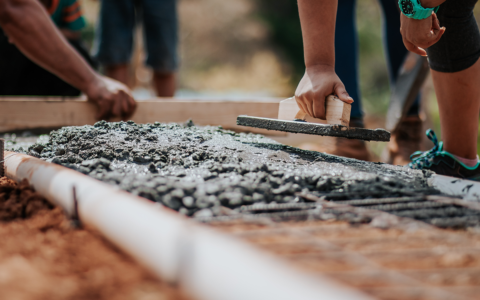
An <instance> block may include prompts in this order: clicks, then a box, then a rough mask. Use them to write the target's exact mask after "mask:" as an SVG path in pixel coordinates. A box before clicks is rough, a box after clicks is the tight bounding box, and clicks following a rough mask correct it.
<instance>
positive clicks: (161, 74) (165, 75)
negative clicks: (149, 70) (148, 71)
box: [153, 71, 175, 79]
mask: <svg viewBox="0 0 480 300" xmlns="http://www.w3.org/2000/svg"><path fill="white" fill-rule="evenodd" d="M153 76H155V78H158V79H170V78H173V77H175V72H171V71H153Z"/></svg>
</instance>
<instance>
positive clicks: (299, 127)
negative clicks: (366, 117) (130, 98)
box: [237, 116, 390, 142]
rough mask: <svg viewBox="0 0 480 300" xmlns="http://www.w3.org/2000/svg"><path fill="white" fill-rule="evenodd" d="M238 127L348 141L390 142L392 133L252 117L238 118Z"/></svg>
mask: <svg viewBox="0 0 480 300" xmlns="http://www.w3.org/2000/svg"><path fill="white" fill-rule="evenodd" d="M237 125H241V126H247V127H255V128H262V129H268V130H278V131H285V132H292V133H303V134H313V135H323V136H335V137H344V138H347V139H357V140H365V141H379V142H388V141H390V132H388V131H386V130H384V129H375V130H372V129H366V128H359V127H346V126H342V125H326V124H316V123H308V122H302V121H284V120H276V119H268V118H259V117H250V116H238V118H237Z"/></svg>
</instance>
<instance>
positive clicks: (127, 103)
mask: <svg viewBox="0 0 480 300" xmlns="http://www.w3.org/2000/svg"><path fill="white" fill-rule="evenodd" d="M85 93H86V94H87V97H88V101H91V102H93V103H95V104H96V105H97V106H98V109H99V113H98V115H97V119H99V120H108V119H109V118H112V117H121V118H122V119H126V118H129V117H130V116H131V115H132V114H133V113H134V111H135V108H136V107H137V103H136V102H135V100H134V99H133V96H132V93H131V92H130V89H129V88H128V87H127V86H125V85H124V84H123V83H120V82H118V81H116V80H113V79H110V78H107V77H104V76H98V77H97V80H96V82H95V83H93V84H91V85H90V86H89V88H88V90H87V91H86V92H85Z"/></svg>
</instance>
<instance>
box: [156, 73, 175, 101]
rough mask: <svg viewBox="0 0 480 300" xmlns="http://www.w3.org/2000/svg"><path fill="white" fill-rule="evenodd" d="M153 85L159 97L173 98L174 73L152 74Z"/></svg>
mask: <svg viewBox="0 0 480 300" xmlns="http://www.w3.org/2000/svg"><path fill="white" fill-rule="evenodd" d="M153 84H154V86H155V90H156V92H157V96H159V97H173V95H174V94H175V90H176V76H175V73H160V72H154V73H153Z"/></svg>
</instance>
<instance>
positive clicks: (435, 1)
mask: <svg viewBox="0 0 480 300" xmlns="http://www.w3.org/2000/svg"><path fill="white" fill-rule="evenodd" d="M445 1H446V0H420V3H422V7H425V8H434V7H437V6H439V5H440V4H442V3H443V2H445ZM450 1H456V0H450Z"/></svg>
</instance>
